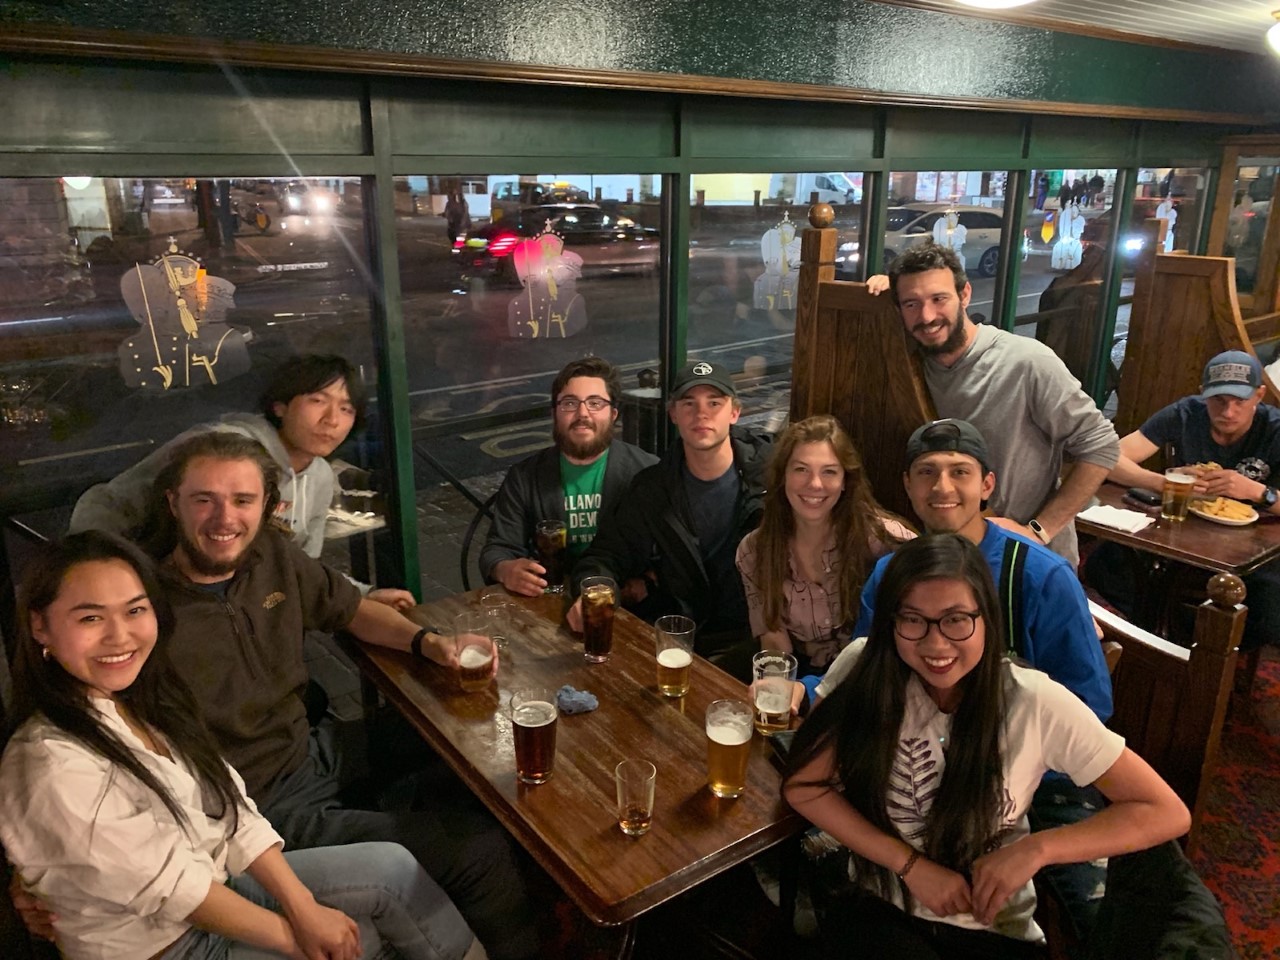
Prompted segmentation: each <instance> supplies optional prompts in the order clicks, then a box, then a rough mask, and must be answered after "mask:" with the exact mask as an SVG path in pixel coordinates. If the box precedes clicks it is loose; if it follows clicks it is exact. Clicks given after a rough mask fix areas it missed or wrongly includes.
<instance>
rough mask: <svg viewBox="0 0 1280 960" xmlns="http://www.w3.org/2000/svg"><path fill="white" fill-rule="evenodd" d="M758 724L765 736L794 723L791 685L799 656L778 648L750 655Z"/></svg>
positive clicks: (757, 727)
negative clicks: (792, 718) (783, 651)
mask: <svg viewBox="0 0 1280 960" xmlns="http://www.w3.org/2000/svg"><path fill="white" fill-rule="evenodd" d="M751 673H752V684H751V693H752V699H753V700H754V702H755V708H756V710H755V724H756V729H757V730H759V731H760V732H761V733H762V734H764V735H765V736H766V737H769V736H772V735H773V734H775V733H777V732H778V731H779V730H786V729H787V728H788V727H790V726H791V685H792V683H793V682H794V681H795V679H796V658H795V657H794V656H793V655H792V654H790V653H782V652H781V651H779V650H761V651H760V652H759V653H757V654H756V655H755V656H754V657H752V658H751Z"/></svg>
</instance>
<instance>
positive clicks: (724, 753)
mask: <svg viewBox="0 0 1280 960" xmlns="http://www.w3.org/2000/svg"><path fill="white" fill-rule="evenodd" d="M749 759H751V705H750V704H748V703H744V702H743V701H741V700H717V701H715V702H714V703H712V704H711V706H709V707H707V786H709V787H710V788H711V792H712V793H714V794H715V795H716V796H717V797H737V796H741V794H742V791H743V790H745V789H746V787H747V761H748V760H749Z"/></svg>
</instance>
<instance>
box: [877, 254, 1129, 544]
mask: <svg viewBox="0 0 1280 960" xmlns="http://www.w3.org/2000/svg"><path fill="white" fill-rule="evenodd" d="M867 289H868V291H869V292H870V293H873V294H878V293H881V292H882V291H884V290H886V289H888V290H889V291H890V293H891V295H892V297H893V301H894V303H895V304H896V305H897V307H898V313H899V314H900V315H901V316H902V322H903V324H904V325H905V327H906V330H907V333H908V334H909V335H910V336H911V338H912V339H914V340H915V341H916V345H917V348H918V349H919V351H920V353H921V354H922V355H923V358H924V379H925V384H926V385H927V386H928V388H929V394H930V395H931V396H932V397H933V403H934V406H935V407H936V408H937V411H938V416H940V417H947V418H951V419H956V420H967V421H968V422H969V423H971V424H973V426H974V427H976V428H977V429H978V430H979V431H980V432H981V433H982V435H983V436H984V437H986V438H987V443H988V446H989V448H990V451H991V463H990V466H991V469H992V470H994V471H995V473H996V476H998V477H999V478H1000V487H999V489H998V490H997V491H996V492H995V493H994V494H993V495H992V498H991V511H992V513H993V514H994V516H992V517H991V519H992V520H993V521H994V522H996V523H998V524H1000V525H1001V526H1003V527H1007V528H1008V529H1010V530H1012V531H1014V532H1015V533H1020V534H1022V535H1023V536H1025V537H1028V538H1030V539H1033V540H1038V541H1039V542H1040V543H1043V544H1045V545H1046V546H1047V547H1049V549H1050V550H1053V551H1054V552H1055V553H1058V554H1061V555H1062V556H1063V557H1065V558H1066V559H1067V560H1068V561H1069V562H1070V563H1071V565H1072V567H1073V568H1074V567H1076V566H1077V565H1078V564H1079V559H1080V557H1079V552H1078V550H1077V546H1076V529H1075V515H1076V513H1078V512H1079V511H1080V510H1081V509H1082V508H1083V507H1084V505H1085V504H1086V503H1087V502H1088V500H1089V498H1090V497H1091V496H1093V494H1094V491H1096V490H1097V489H1098V487H1099V486H1101V485H1102V482H1103V481H1104V480H1105V479H1106V478H1107V473H1108V472H1109V471H1110V470H1111V468H1112V467H1114V466H1115V465H1116V461H1117V460H1118V459H1119V457H1120V440H1119V438H1118V437H1117V436H1116V431H1115V429H1114V428H1113V427H1112V426H1111V424H1110V422H1108V421H1107V419H1106V418H1105V417H1103V416H1102V413H1101V411H1099V410H1098V407H1097V405H1096V404H1095V403H1094V402H1093V400H1092V399H1091V398H1090V397H1089V395H1088V394H1087V393H1085V392H1084V391H1083V390H1082V389H1081V388H1080V382H1079V381H1078V380H1076V379H1075V378H1074V377H1072V376H1071V373H1070V371H1068V370H1067V367H1066V365H1065V364H1064V363H1063V362H1062V360H1061V359H1059V358H1058V356H1057V354H1055V353H1054V352H1053V351H1052V350H1050V349H1049V348H1048V347H1046V346H1045V345H1044V344H1042V343H1040V342H1038V341H1036V340H1033V339H1031V338H1030V337H1020V336H1018V335H1016V334H1014V333H1010V332H1008V331H1006V330H1000V329H997V328H996V327H992V326H989V325H987V324H982V325H981V326H979V325H978V324H975V323H974V322H973V321H972V320H970V319H969V315H968V313H967V312H966V309H967V307H968V306H969V298H970V296H971V295H972V289H971V288H970V286H969V281H968V279H967V278H966V277H965V273H964V268H963V267H961V266H960V261H959V259H957V257H956V255H955V252H954V251H952V250H947V249H944V248H942V247H939V246H937V245H936V244H932V243H926V244H922V245H920V246H917V247H911V248H910V249H908V250H907V251H906V252H905V253H903V254H902V255H901V256H899V257H898V258H897V259H896V260H894V261H893V263H892V264H890V266H889V276H888V278H885V277H884V276H877V277H871V278H870V279H869V280H868V281H867ZM1067 457H1070V459H1072V460H1073V461H1074V467H1073V468H1072V470H1071V472H1070V473H1069V474H1068V475H1067V477H1066V478H1065V479H1061V480H1060V476H1061V473H1062V466H1063V461H1064V459H1065V458H1067Z"/></svg>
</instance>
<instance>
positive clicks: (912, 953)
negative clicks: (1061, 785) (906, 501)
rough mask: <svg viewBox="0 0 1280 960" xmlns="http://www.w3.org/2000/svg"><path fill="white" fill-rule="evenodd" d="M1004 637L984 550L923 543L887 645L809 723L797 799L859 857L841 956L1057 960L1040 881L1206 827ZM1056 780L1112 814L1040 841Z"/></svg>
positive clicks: (796, 763)
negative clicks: (1045, 931) (1052, 774)
mask: <svg viewBox="0 0 1280 960" xmlns="http://www.w3.org/2000/svg"><path fill="white" fill-rule="evenodd" d="M1003 632H1004V628H1003V623H1002V619H1001V616H1000V608H999V606H998V604H997V600H996V595H995V587H994V585H993V583H992V581H991V573H990V570H989V569H988V567H987V564H986V562H985V561H984V560H983V558H982V554H981V553H980V552H979V551H978V549H977V548H976V547H975V546H974V545H973V544H971V543H969V542H968V541H967V540H965V539H964V538H963V537H960V536H958V535H956V534H939V535H935V536H927V537H922V538H920V539H918V540H915V541H912V542H911V543H908V544H906V545H904V546H903V547H902V548H901V549H899V550H898V551H897V553H896V554H895V555H894V556H893V559H891V560H890V561H889V564H888V567H887V568H886V570H885V575H884V579H883V581H882V582H881V584H880V589H879V591H878V593H877V594H876V605H875V615H874V618H873V620H872V624H871V630H870V635H869V636H868V637H867V638H866V639H865V640H859V641H855V642H854V643H853V644H851V645H850V646H849V647H848V648H847V649H846V650H845V651H844V652H843V653H842V654H841V655H840V656H839V657H838V658H837V659H836V662H835V663H834V664H833V665H832V667H831V670H830V671H828V677H829V678H830V677H832V676H837V677H843V679H841V680H840V681H839V684H838V686H836V688H835V690H834V692H833V693H832V694H831V695H830V696H829V697H827V698H826V699H825V700H823V701H822V702H821V703H820V704H819V705H818V706H817V708H815V710H814V712H813V715H812V716H811V717H810V718H809V719H808V720H807V721H806V722H805V724H804V725H803V726H802V727H801V728H800V730H799V732H798V734H797V736H796V741H795V745H794V748H793V750H792V758H793V759H792V767H791V772H790V774H789V775H788V777H787V779H786V782H785V784H784V787H783V790H784V793H785V795H786V798H787V800H788V801H789V802H790V803H791V805H792V806H793V807H794V808H795V809H796V810H797V811H798V812H799V813H801V814H802V815H803V816H805V817H807V818H808V819H809V820H811V821H812V822H813V823H814V824H815V825H817V826H818V827H820V828H821V829H822V830H824V831H826V832H827V833H828V834H830V835H831V836H832V837H834V838H835V839H836V840H838V841H839V842H840V843H841V844H843V845H844V846H845V847H847V848H848V849H849V851H850V853H851V856H850V860H849V863H850V867H849V872H850V879H851V880H852V883H851V884H850V887H849V889H848V890H846V891H845V892H844V894H843V897H842V902H840V903H839V904H837V905H836V906H834V907H833V908H832V909H829V910H827V911H825V915H824V917H823V934H824V939H825V941H826V943H827V945H828V948H829V951H830V954H831V955H832V956H841V957H844V956H850V955H854V954H853V951H854V950H856V951H857V952H856V955H857V956H859V957H894V958H898V960H900V958H940V957H946V958H957V957H958V958H966V957H974V958H977V957H983V958H989V957H1032V956H1040V955H1041V951H1042V949H1043V947H1042V945H1041V942H1042V940H1043V935H1042V934H1041V931H1040V929H1039V927H1038V926H1037V925H1036V923H1035V921H1034V919H1033V918H1032V914H1033V912H1034V910H1035V892H1034V889H1033V887H1032V885H1031V878H1032V876H1034V874H1035V873H1036V871H1038V870H1039V869H1040V868H1041V867H1043V866H1047V865H1049V864H1054V863H1074V862H1079V861H1082V860H1094V859H1098V858H1100V857H1110V856H1115V855H1118V854H1122V853H1129V852H1132V851H1135V850H1142V849H1145V848H1147V847H1151V846H1154V845H1156V844H1158V843H1162V842H1164V841H1165V840H1168V839H1171V838H1173V837H1176V836H1179V835H1181V834H1182V833H1184V832H1185V831H1186V830H1187V829H1188V827H1189V825H1190V815H1189V814H1188V813H1187V809H1186V807H1185V806H1184V805H1183V803H1182V801H1181V800H1179V799H1178V797H1177V795H1176V794H1174V792H1173V791H1172V790H1171V789H1170V788H1169V786H1168V785H1167V784H1166V783H1165V782H1164V781H1163V780H1161V779H1160V777H1159V776H1158V775H1157V774H1156V773H1155V771H1153V770H1152V769H1151V768H1150V767H1149V766H1148V765H1147V764H1146V763H1145V762H1144V761H1143V760H1142V759H1141V758H1139V757H1138V755H1137V754H1135V753H1133V752H1132V751H1131V750H1129V749H1128V748H1127V747H1125V745H1124V741H1123V739H1122V738H1121V737H1119V736H1118V735H1117V734H1114V733H1112V732H1111V731H1109V730H1107V729H1106V728H1105V727H1104V726H1103V725H1102V723H1101V722H1100V721H1099V720H1098V718H1097V717H1096V716H1095V715H1094V714H1093V712H1092V711H1091V710H1090V709H1089V708H1088V707H1086V706H1085V705H1084V703H1083V702H1081V701H1080V700H1079V699H1078V698H1076V697H1075V696H1074V695H1073V694H1072V693H1071V692H1070V691H1068V690H1067V689H1066V688H1065V687H1063V686H1061V685H1060V684H1058V683H1056V682H1055V681H1053V680H1050V679H1049V678H1048V677H1047V676H1046V675H1045V674H1043V673H1040V672H1039V671H1036V670H1031V669H1029V668H1026V667H1022V666H1019V665H1017V664H1015V663H1013V662H1011V661H1009V660H1007V659H1005V657H1004V656H1003V651H1004V649H1005V644H1004V637H1003ZM1047 770H1057V771H1060V772H1062V773H1065V774H1066V775H1068V776H1070V777H1071V778H1072V780H1073V781H1075V782H1076V783H1077V784H1081V785H1083V784H1086V783H1092V784H1094V785H1095V786H1096V787H1097V788H1098V789H1099V790H1101V791H1102V793H1103V794H1104V795H1105V796H1106V797H1107V799H1108V800H1109V801H1110V805H1109V806H1107V807H1106V808H1105V809H1103V810H1100V811H1099V812H1097V813H1095V814H1094V815H1093V816H1091V817H1089V818H1088V819H1087V820H1084V821H1081V822H1080V823H1075V824H1071V825H1069V826H1063V827H1057V828H1054V829H1050V830H1044V831H1041V832H1039V833H1035V834H1032V833H1029V832H1028V825H1027V816H1026V814H1027V808H1028V807H1029V806H1030V803H1031V797H1032V795H1033V794H1034V793H1035V789H1036V786H1037V785H1038V784H1039V783H1040V778H1041V777H1042V775H1043V774H1044V773H1045V772H1046V771H1047ZM845 900H847V902H844V901H845Z"/></svg>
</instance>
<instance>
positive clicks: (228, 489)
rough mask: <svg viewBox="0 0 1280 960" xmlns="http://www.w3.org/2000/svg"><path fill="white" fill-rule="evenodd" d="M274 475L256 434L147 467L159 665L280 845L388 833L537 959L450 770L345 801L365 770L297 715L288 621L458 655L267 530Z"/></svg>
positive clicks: (396, 769) (476, 918)
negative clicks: (165, 621)
mask: <svg viewBox="0 0 1280 960" xmlns="http://www.w3.org/2000/svg"><path fill="white" fill-rule="evenodd" d="M276 475H277V466H276V464H275V463H274V461H273V458H272V457H271V456H270V455H269V454H268V453H267V451H266V450H264V449H263V448H262V446H261V445H260V444H259V443H257V441H255V440H253V439H251V438H249V437H245V436H243V435H241V434H240V433H238V432H231V431H224V430H208V431H204V432H202V433H199V434H197V435H195V436H193V437H190V438H188V439H187V440H185V441H183V442H181V443H179V444H178V445H176V446H175V447H174V448H173V449H172V451H171V456H170V460H169V462H168V463H167V464H166V465H165V466H164V468H163V469H162V470H161V471H160V474H159V476H158V477H157V478H156V483H155V491H154V495H153V497H152V501H151V507H150V510H149V511H148V516H147V523H146V525H145V528H144V529H145V534H146V537H145V542H144V544H143V545H144V547H145V548H146V549H147V550H148V552H149V553H151V554H152V555H153V556H154V557H156V559H157V560H158V561H160V579H161V586H162V587H163V589H164V591H165V594H166V596H167V597H168V599H169V601H170V603H171V604H172V607H173V615H174V618H175V623H174V633H173V639H172V641H171V645H170V649H169V654H170V658H171V659H172V661H173V665H174V667H175V668H176V669H177V671H178V673H179V674H180V675H181V676H182V678H183V679H184V680H185V681H186V682H187V684H188V685H189V686H190V687H191V690H192V692H193V693H194V694H195V696H196V698H197V700H198V701H199V702H200V705H201V707H202V708H203V710H204V714H205V720H206V722H207V724H208V726H209V729H210V731H211V732H212V733H213V735H214V737H215V739H216V740H217V742H218V744H219V746H220V747H221V748H222V751H223V754H224V756H225V757H226V759H227V761H228V762H229V763H230V764H231V765H232V766H233V767H235V769H236V770H237V771H238V772H239V773H240V775H241V776H242V777H243V779H244V784H245V789H246V792H247V793H248V794H249V796H250V797H251V798H252V799H253V800H254V802H255V803H256V804H257V806H258V809H259V810H260V811H261V813H262V814H263V816H265V817H266V818H267V819H268V821H270V823H271V825H272V826H273V827H274V828H275V829H276V831H277V832H278V833H279V834H280V835H281V836H282V837H283V838H284V840H285V845H286V848H287V849H306V848H310V847H321V846H334V845H341V844H346V843H358V842H364V841H373V840H386V841H391V842H395V843H400V844H402V845H403V846H404V847H406V848H407V849H408V850H409V852H410V853H412V854H413V855H414V857H415V858H416V859H417V860H418V861H419V862H420V863H421V864H422V866H423V868H424V869H425V870H426V871H427V873H428V874H430V875H431V877H432V878H434V879H435V880H436V881H437V882H438V883H439V884H440V885H441V887H443V888H444V889H445V891H446V892H447V893H448V894H449V897H450V899H452V900H453V901H454V903H455V904H456V905H457V907H458V909H459V911H461V912H462V914H463V915H464V916H465V917H466V918H467V922H468V923H469V924H470V925H471V928H472V929H473V930H474V931H475V932H476V935H477V937H479V939H480V940H481V942H482V943H483V944H484V946H485V948H486V949H487V950H488V954H489V956H490V957H511V958H515V957H529V956H535V955H537V952H538V943H537V940H536V938H535V937H531V936H530V933H529V931H530V929H531V926H532V924H533V922H534V918H533V916H532V910H531V908H530V906H529V904H528V902H527V900H526V899H525V889H526V888H525V884H524V882H523V880H522V877H521V874H520V870H519V868H518V863H517V860H516V855H515V851H514V849H513V848H512V845H511V840H510V839H509V837H508V836H507V835H506V832H505V831H504V830H503V829H502V827H501V826H500V825H499V824H498V823H497V821H495V820H494V819H493V818H492V816H490V815H489V814H488V813H487V812H486V811H485V810H484V808H483V807H481V806H480V805H479V803H478V802H477V801H476V800H475V799H474V797H472V796H471V794H470V792H469V791H468V790H467V789H466V787H465V786H463V785H462V784H461V782H459V781H458V780H457V779H456V778H455V777H453V775H452V774H450V773H448V772H447V771H446V770H443V769H440V770H436V769H434V768H432V769H430V770H429V771H420V772H418V774H417V778H416V782H415V783H414V784H413V787H414V794H415V798H419V799H425V803H415V807H416V809H413V810H400V809H382V808H380V807H377V806H370V808H368V809H359V808H355V807H353V806H349V805H348V803H347V802H346V800H345V799H344V797H346V796H348V795H349V791H351V790H352V788H353V787H358V786H359V781H360V777H361V775H362V774H363V773H364V771H361V770H357V769H355V768H356V767H357V766H358V765H359V764H358V762H357V758H354V757H353V756H352V751H349V750H344V749H343V741H342V740H341V739H340V738H339V736H338V735H337V730H336V729H335V727H334V724H333V723H332V722H330V721H328V720H326V721H323V722H321V723H319V724H318V725H317V726H316V727H314V728H313V727H311V725H310V723H309V721H308V717H307V711H306V707H305V704H304V700H303V692H304V690H305V688H306V686H307V681H308V674H307V666H306V663H305V662H304V660H303V648H302V638H303V632H304V631H305V630H308V629H314V630H325V631H335V630H348V631H350V632H351V633H353V634H354V635H355V636H356V637H357V638H358V639H360V640H362V641H365V642H367V643H373V644H378V645H380V646H386V647H391V648H394V649H398V650H406V651H411V652H412V653H413V655H414V656H415V657H425V658H427V659H430V660H432V661H434V662H435V663H437V664H440V665H441V666H442V667H444V668H446V669H451V670H453V669H456V668H457V656H456V654H455V652H454V649H453V644H452V643H451V642H449V640H447V639H446V638H445V637H443V636H441V635H440V634H439V633H437V632H435V631H434V630H432V629H429V628H426V627H419V626H418V624H416V623H414V622H412V621H411V620H408V619H406V618H405V617H404V616H402V615H401V614H400V613H398V612H397V611H395V610H393V609H391V608H390V607H388V606H386V605H383V604H380V603H374V602H371V601H370V600H368V599H367V598H362V597H361V596H360V593H359V591H358V590H357V589H356V587H355V586H354V585H352V584H351V583H350V582H349V581H347V580H346V579H345V578H343V577H342V576H341V575H340V574H338V573H337V572H336V571H334V570H331V569H330V568H328V567H326V566H325V565H324V564H322V563H320V562H319V561H318V560H314V559H312V558H310V557H308V556H306V554H304V553H303V552H302V550H301V549H299V547H298V546H297V544H296V543H294V542H291V540H290V539H289V538H288V537H287V536H286V535H285V534H284V533H282V532H281V531H280V530H279V529H277V528H276V527H274V526H272V525H271V524H270V523H269V522H268V521H269V519H270V518H271V517H272V516H273V515H274V514H275V508H276V505H277V502H278V500H279V493H278V489H277V487H276ZM494 666H495V668H496V666H497V664H496V661H495V664H494ZM371 739H372V738H371ZM387 752H388V753H391V752H392V751H390V750H388V751H387ZM387 759H388V762H387V763H386V764H384V765H383V769H381V770H378V769H377V768H376V767H375V771H374V773H373V774H372V775H370V776H368V778H367V780H366V781H365V782H366V783H368V784H369V786H370V788H371V789H370V790H369V791H368V792H369V793H371V794H375V793H380V794H382V795H383V796H389V794H387V793H386V789H387V788H389V787H391V786H392V784H393V781H403V780H404V778H405V775H406V774H412V773H414V771H413V770H412V769H406V767H405V764H404V758H403V756H402V755H397V756H394V757H388V758H387ZM15 899H17V898H15ZM20 906H21V904H20Z"/></svg>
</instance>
